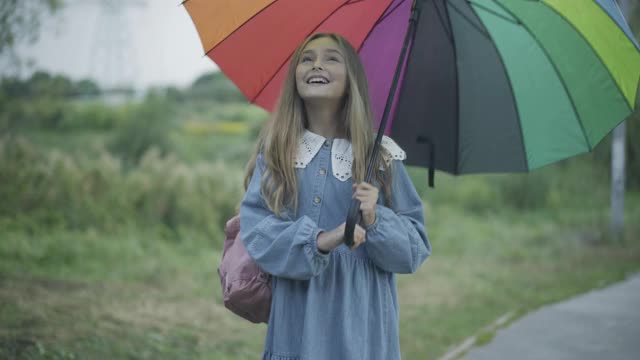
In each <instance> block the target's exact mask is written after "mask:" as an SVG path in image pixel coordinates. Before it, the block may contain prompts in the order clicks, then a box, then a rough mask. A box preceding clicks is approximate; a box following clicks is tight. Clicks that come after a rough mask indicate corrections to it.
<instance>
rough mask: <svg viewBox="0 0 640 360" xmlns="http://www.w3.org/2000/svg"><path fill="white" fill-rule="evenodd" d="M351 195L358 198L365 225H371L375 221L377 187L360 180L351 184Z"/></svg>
mask: <svg viewBox="0 0 640 360" xmlns="http://www.w3.org/2000/svg"><path fill="white" fill-rule="evenodd" d="M353 191H354V194H353V197H354V198H356V199H358V200H360V211H362V219H363V220H364V224H365V225H366V226H371V225H372V224H373V223H374V222H376V204H377V203H378V188H377V187H375V186H373V185H371V184H369V183H366V182H362V183H359V184H355V183H354V184H353Z"/></svg>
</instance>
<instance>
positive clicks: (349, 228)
mask: <svg viewBox="0 0 640 360" xmlns="http://www.w3.org/2000/svg"><path fill="white" fill-rule="evenodd" d="M361 217H362V213H361V212H360V200H358V199H351V206H349V213H348V215H347V223H346V225H345V227H344V243H345V245H347V246H348V247H352V246H353V234H354V233H355V230H356V224H358V223H359V222H360V218H361Z"/></svg>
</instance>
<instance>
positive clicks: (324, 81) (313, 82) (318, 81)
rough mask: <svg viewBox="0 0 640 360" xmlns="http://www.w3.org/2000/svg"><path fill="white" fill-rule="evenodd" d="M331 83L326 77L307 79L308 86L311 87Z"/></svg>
mask: <svg viewBox="0 0 640 360" xmlns="http://www.w3.org/2000/svg"><path fill="white" fill-rule="evenodd" d="M328 83H329V79H327V78H326V77H324V76H312V77H310V78H309V79H307V84H310V85H326V84H328Z"/></svg>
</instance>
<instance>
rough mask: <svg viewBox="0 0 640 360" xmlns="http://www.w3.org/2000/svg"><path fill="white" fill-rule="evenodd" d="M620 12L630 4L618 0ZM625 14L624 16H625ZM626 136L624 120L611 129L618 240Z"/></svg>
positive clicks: (614, 233) (613, 228)
mask: <svg viewBox="0 0 640 360" xmlns="http://www.w3.org/2000/svg"><path fill="white" fill-rule="evenodd" d="M619 2H620V4H619V5H620V7H621V8H620V12H622V15H623V17H626V18H627V19H628V18H629V15H630V11H631V6H630V5H631V4H630V3H629V2H628V1H627V0H619ZM625 15H626V16H625ZM626 137H627V126H626V122H625V121H623V122H622V123H621V124H620V125H618V127H616V128H615V130H614V131H613V141H612V144H611V223H610V231H611V236H612V237H613V239H614V240H616V241H620V240H622V238H623V234H624V189H625V164H626V159H625V155H626V154H625V147H626Z"/></svg>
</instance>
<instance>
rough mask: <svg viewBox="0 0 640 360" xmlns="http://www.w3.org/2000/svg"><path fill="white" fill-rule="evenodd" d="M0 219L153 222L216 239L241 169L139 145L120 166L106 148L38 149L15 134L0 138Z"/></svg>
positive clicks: (35, 227) (236, 198) (11, 223)
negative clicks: (190, 162)
mask: <svg viewBox="0 0 640 360" xmlns="http://www.w3.org/2000/svg"><path fill="white" fill-rule="evenodd" d="M0 181H1V182H2V184H3V185H2V186H1V187H0V227H1V228H3V229H10V228H15V229H16V230H26V231H29V232H32V233H41V232H42V233H44V232H49V231H51V229H55V228H60V229H71V230H90V229H94V230H97V231H101V232H107V233H112V232H116V231H117V230H119V229H121V228H122V227H127V226H136V227H144V228H154V227H161V228H164V229H166V230H167V231H166V232H165V234H166V235H167V236H168V237H170V238H172V239H174V240H181V239H187V238H192V237H200V238H203V237H204V238H207V239H209V241H211V242H212V243H214V244H215V245H216V246H222V243H223V241H224V237H223V231H222V229H223V226H224V223H225V222H226V220H227V219H229V218H230V217H231V216H232V215H233V214H234V213H235V209H236V206H237V205H238V203H239V202H240V200H241V199H242V191H243V189H242V169H239V168H238V169H234V168H229V167H227V166H226V165H225V164H223V163H216V164H213V165H211V164H199V165H194V166H187V165H185V164H183V163H181V162H180V161H178V160H177V159H176V158H175V157H173V156H164V157H163V156H161V155H160V153H159V151H157V150H149V151H147V152H146V153H145V154H144V155H143V156H142V157H141V159H140V165H139V166H138V167H135V168H132V169H131V170H130V171H124V170H123V167H122V165H121V162H120V160H118V159H117V158H115V157H113V156H112V155H111V154H110V153H109V152H107V151H106V150H102V151H101V153H100V156H99V157H98V158H97V159H90V158H88V157H83V156H79V157H72V156H70V155H68V154H66V153H63V152H60V151H51V152H47V153H43V152H41V151H39V150H38V149H37V148H35V147H34V146H33V145H31V144H30V143H28V142H26V141H25V140H22V139H15V138H8V137H5V138H4V139H0Z"/></svg>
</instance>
